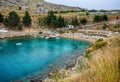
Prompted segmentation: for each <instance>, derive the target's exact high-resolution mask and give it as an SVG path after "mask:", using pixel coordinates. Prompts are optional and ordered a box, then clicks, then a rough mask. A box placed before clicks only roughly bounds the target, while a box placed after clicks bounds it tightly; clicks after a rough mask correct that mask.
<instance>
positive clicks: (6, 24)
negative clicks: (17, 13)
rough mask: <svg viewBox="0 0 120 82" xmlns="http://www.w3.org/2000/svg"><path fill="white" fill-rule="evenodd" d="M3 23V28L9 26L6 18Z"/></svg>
mask: <svg viewBox="0 0 120 82" xmlns="http://www.w3.org/2000/svg"><path fill="white" fill-rule="evenodd" d="M3 23H4V25H5V26H9V20H8V18H7V17H6V18H5V19H4V22H3Z"/></svg>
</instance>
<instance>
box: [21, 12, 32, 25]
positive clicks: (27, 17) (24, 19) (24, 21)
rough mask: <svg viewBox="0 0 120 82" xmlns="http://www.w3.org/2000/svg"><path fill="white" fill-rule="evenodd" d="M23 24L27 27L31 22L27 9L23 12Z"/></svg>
mask: <svg viewBox="0 0 120 82" xmlns="http://www.w3.org/2000/svg"><path fill="white" fill-rule="evenodd" d="M23 24H24V26H27V27H29V26H30V25H31V24H32V19H31V17H30V15H29V12H28V11H26V12H25V16H24V17H23Z"/></svg>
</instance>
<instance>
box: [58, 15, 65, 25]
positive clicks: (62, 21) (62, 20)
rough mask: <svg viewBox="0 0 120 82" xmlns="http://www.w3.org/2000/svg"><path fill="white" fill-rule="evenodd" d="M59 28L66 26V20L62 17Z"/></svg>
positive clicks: (59, 19) (59, 18)
mask: <svg viewBox="0 0 120 82" xmlns="http://www.w3.org/2000/svg"><path fill="white" fill-rule="evenodd" d="M58 22H59V27H64V26H65V19H64V18H63V17H62V16H59V17H58Z"/></svg>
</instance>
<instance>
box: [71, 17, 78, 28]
mask: <svg viewBox="0 0 120 82" xmlns="http://www.w3.org/2000/svg"><path fill="white" fill-rule="evenodd" d="M71 24H72V25H74V26H78V25H79V22H78V19H77V18H76V17H75V18H73V19H72V21H71Z"/></svg>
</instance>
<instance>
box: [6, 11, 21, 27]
mask: <svg viewBox="0 0 120 82" xmlns="http://www.w3.org/2000/svg"><path fill="white" fill-rule="evenodd" d="M4 24H5V25H6V26H8V27H11V28H13V27H18V26H19V24H20V17H19V15H18V14H17V13H16V12H14V11H12V12H10V13H9V16H8V17H7V18H5V21H4Z"/></svg>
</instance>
